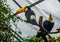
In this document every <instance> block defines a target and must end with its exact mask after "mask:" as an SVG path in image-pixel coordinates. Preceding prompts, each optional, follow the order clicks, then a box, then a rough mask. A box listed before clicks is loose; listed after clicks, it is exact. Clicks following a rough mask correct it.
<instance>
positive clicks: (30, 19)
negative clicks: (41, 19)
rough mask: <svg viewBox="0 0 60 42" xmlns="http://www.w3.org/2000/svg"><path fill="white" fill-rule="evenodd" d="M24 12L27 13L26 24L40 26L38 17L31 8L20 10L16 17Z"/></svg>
mask: <svg viewBox="0 0 60 42" xmlns="http://www.w3.org/2000/svg"><path fill="white" fill-rule="evenodd" d="M22 12H25V17H26V19H27V20H25V22H27V23H31V24H32V25H37V26H38V24H37V22H36V15H35V13H34V12H33V10H31V8H30V7H28V6H26V7H22V8H19V9H18V10H17V12H16V13H15V14H14V15H17V14H19V13H22Z"/></svg>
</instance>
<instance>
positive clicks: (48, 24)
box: [36, 14, 54, 42]
mask: <svg viewBox="0 0 60 42" xmlns="http://www.w3.org/2000/svg"><path fill="white" fill-rule="evenodd" d="M43 26H44V28H45V29H46V30H47V31H48V32H50V31H51V30H52V28H53V27H54V22H53V17H52V16H51V14H50V16H49V18H48V20H45V21H44V22H43ZM48 32H45V33H44V34H43V33H41V32H38V33H37V35H36V37H37V38H39V37H40V36H42V38H43V39H44V40H45V42H48V40H47V38H46V35H47V34H48Z"/></svg>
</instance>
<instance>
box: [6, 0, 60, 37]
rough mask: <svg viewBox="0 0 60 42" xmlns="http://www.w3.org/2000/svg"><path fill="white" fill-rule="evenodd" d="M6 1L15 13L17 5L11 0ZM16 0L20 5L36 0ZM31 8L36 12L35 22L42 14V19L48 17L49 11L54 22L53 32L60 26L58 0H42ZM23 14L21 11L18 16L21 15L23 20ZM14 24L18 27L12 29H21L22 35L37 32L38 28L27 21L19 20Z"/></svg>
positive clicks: (59, 5) (32, 34) (27, 4)
mask: <svg viewBox="0 0 60 42" xmlns="http://www.w3.org/2000/svg"><path fill="white" fill-rule="evenodd" d="M7 1H8V2H7V3H8V4H9V5H10V7H11V9H12V12H13V13H15V12H16V11H17V9H18V8H19V7H18V6H17V5H16V4H15V3H14V2H13V1H12V0H7ZM16 1H17V2H18V3H19V4H20V5H21V6H29V5H31V4H32V3H34V2H36V1H38V0H16ZM31 9H32V10H33V11H34V12H35V14H36V21H37V23H38V21H39V16H43V21H44V20H46V19H48V16H49V14H50V13H51V14H52V16H53V18H54V22H55V25H54V27H53V29H52V32H55V31H56V29H57V28H59V27H60V3H59V2H58V0H44V1H43V2H41V3H39V4H37V5H36V6H33V7H31ZM24 14H25V13H21V14H19V15H18V16H21V17H22V18H23V19H24V20H26V18H25V15H24ZM16 24H17V27H18V29H17V28H14V29H15V30H16V31H21V32H22V37H27V36H34V35H36V34H37V31H38V30H39V27H38V26H34V25H31V24H29V23H25V22H21V21H19V22H17V23H16ZM13 27H14V26H13ZM35 29H37V30H35Z"/></svg>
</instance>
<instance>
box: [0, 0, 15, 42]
mask: <svg viewBox="0 0 60 42" xmlns="http://www.w3.org/2000/svg"><path fill="white" fill-rule="evenodd" d="M10 21H13V22H15V21H16V17H15V16H13V13H12V12H11V9H10V7H9V5H7V0H0V42H11V41H12V39H13V38H12V35H11V34H10V33H9V32H10V31H9V28H11V25H10Z"/></svg>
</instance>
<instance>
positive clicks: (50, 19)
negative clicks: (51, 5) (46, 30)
mask: <svg viewBox="0 0 60 42" xmlns="http://www.w3.org/2000/svg"><path fill="white" fill-rule="evenodd" d="M48 21H50V22H53V17H52V15H51V14H50V15H49V18H48Z"/></svg>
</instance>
